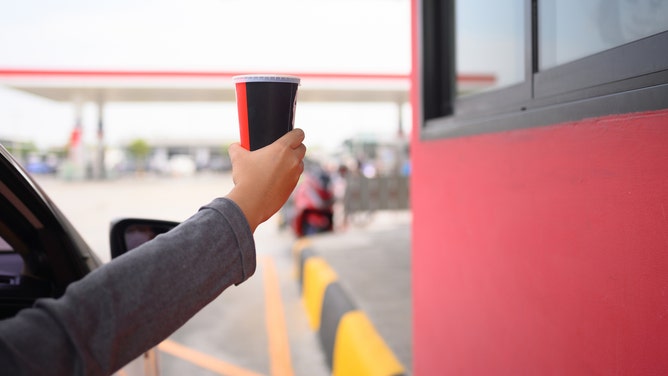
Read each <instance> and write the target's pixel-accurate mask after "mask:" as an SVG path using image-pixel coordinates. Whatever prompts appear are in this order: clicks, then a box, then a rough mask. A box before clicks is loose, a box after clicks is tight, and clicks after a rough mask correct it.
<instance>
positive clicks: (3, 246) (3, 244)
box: [0, 236, 14, 252]
mask: <svg viewBox="0 0 668 376" xmlns="http://www.w3.org/2000/svg"><path fill="white" fill-rule="evenodd" d="M11 251H14V248H12V246H11V245H10V244H9V243H7V241H5V239H3V238H2V236H0V252H11Z"/></svg>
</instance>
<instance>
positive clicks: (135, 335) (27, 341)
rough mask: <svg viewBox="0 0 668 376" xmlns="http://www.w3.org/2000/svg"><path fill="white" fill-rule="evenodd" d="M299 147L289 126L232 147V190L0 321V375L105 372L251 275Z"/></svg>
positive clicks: (300, 136) (298, 164)
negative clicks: (255, 143)
mask: <svg viewBox="0 0 668 376" xmlns="http://www.w3.org/2000/svg"><path fill="white" fill-rule="evenodd" d="M303 140H304V132H303V131H302V130H300V129H295V130H293V131H291V132H289V133H287V134H286V135H285V136H283V137H282V138H280V139H279V140H277V141H276V142H274V143H273V144H271V145H269V146H267V147H265V148H262V149H259V150H256V151H253V152H249V151H247V150H245V149H243V148H242V147H241V146H240V145H239V144H238V143H237V144H233V145H231V146H230V148H229V154H230V158H231V161H232V179H233V182H234V187H233V188H232V190H231V191H230V192H229V193H228V194H227V195H226V196H224V197H220V198H216V199H214V200H213V201H211V202H210V203H209V204H207V205H204V206H203V207H202V208H200V210H199V211H198V212H197V213H195V214H194V215H193V216H192V217H190V218H189V219H187V220H186V221H184V222H182V223H181V224H180V225H179V226H177V227H175V228H174V229H173V230H171V231H169V232H167V233H165V234H162V235H159V236H157V237H155V238H154V239H152V240H150V241H148V242H146V243H144V244H143V245H140V246H139V247H137V248H135V249H134V250H132V251H131V252H128V253H126V254H124V255H122V256H120V257H118V258H116V259H113V260H112V261H111V262H109V263H107V264H105V265H103V266H101V267H100V268H98V269H96V270H94V271H93V272H91V273H90V274H88V275H87V276H86V277H84V278H83V279H81V280H80V281H77V282H75V283H73V284H71V285H70V286H69V287H68V288H67V290H66V291H65V294H64V295H63V296H62V297H60V298H58V299H52V298H48V299H39V300H37V302H36V303H35V304H34V306H33V307H32V308H28V309H24V310H22V311H21V312H19V313H18V314H17V315H16V316H14V317H12V318H8V319H5V320H2V321H0V373H2V374H3V375H110V374H112V373H114V372H116V371H117V370H119V369H120V368H121V367H123V366H124V365H126V364H127V363H129V362H130V361H132V360H133V359H135V358H137V357H138V356H140V355H141V354H143V353H144V352H146V351H148V350H149V349H151V348H153V347H155V346H156V345H158V344H159V343H160V342H161V341H162V340H164V339H165V338H167V337H168V336H169V335H171V334H172V333H173V332H174V331H175V330H176V329H178V328H179V327H181V326H182V325H183V324H184V323H185V322H186V321H187V320H189V319H190V318H191V317H192V316H193V315H194V314H195V313H197V312H198V311H199V310H200V309H201V308H203V307H204V306H205V305H207V304H208V303H210V302H211V301H212V300H214V299H215V298H216V297H217V296H218V295H219V294H221V293H222V292H223V290H225V289H226V288H227V287H229V286H231V285H233V284H234V285H238V284H240V283H242V282H244V281H245V280H246V279H248V278H249V277H250V276H252V275H253V273H254V272H255V267H256V255H255V242H254V239H253V233H254V232H255V229H256V228H257V226H258V225H260V224H261V223H262V222H264V221H266V220H267V219H269V218H270V217H271V216H272V215H273V214H274V213H275V212H276V211H278V209H279V208H280V207H281V206H282V205H283V203H284V202H285V201H286V199H287V198H288V196H289V195H290V193H291V191H292V190H293V189H294V187H295V185H296V184H297V181H298V179H299V176H300V175H301V173H302V172H303V170H304V165H303V159H304V155H305V153H306V147H305V146H304V144H303V143H302V142H303ZM176 275H178V278H174V277H175V276H176ZM175 280H178V283H175Z"/></svg>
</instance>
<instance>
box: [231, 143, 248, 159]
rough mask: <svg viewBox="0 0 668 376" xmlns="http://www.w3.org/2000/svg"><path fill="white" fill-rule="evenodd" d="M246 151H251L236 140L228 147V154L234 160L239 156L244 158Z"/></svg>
mask: <svg viewBox="0 0 668 376" xmlns="http://www.w3.org/2000/svg"><path fill="white" fill-rule="evenodd" d="M245 153H250V152H249V151H248V150H246V149H244V148H243V147H242V146H241V144H240V143H238V142H235V143H233V144H231V145H230V146H229V147H228V148H227V154H228V155H229V156H230V159H231V160H232V161H235V160H237V159H239V158H242V157H243V155H244V154H245Z"/></svg>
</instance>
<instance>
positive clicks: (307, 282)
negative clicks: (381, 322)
mask: <svg viewBox="0 0 668 376" xmlns="http://www.w3.org/2000/svg"><path fill="white" fill-rule="evenodd" d="M292 251H293V256H294V259H295V265H296V272H297V279H298V280H299V284H300V288H301V297H302V302H303V304H304V308H305V310H306V315H307V318H308V321H309V325H310V327H311V329H313V330H314V331H317V333H318V337H319V340H320V345H321V347H322V349H323V351H324V353H325V356H326V358H327V365H328V366H329V368H330V369H331V370H332V375H333V376H349V375H379V376H380V375H387V376H398V375H405V374H406V371H405V369H404V366H403V365H402V364H401V363H400V362H399V361H398V360H397V357H396V356H395V355H394V353H393V352H392V350H390V348H389V347H388V346H387V344H386V343H385V341H384V340H383V338H382V337H381V336H380V335H379V334H378V332H377V331H376V328H375V327H374V326H373V323H372V322H371V321H370V320H369V319H368V318H367V316H366V314H365V313H364V312H362V311H361V310H359V309H358V308H357V307H356V306H355V303H354V302H353V301H352V300H351V299H350V298H349V297H348V294H347V293H346V292H345V291H344V289H343V288H342V287H341V284H339V283H338V276H337V274H336V272H335V271H334V269H332V268H331V267H330V266H329V265H328V264H327V262H326V261H325V259H323V258H322V257H320V256H318V255H317V253H316V252H315V251H314V250H313V248H312V246H311V243H310V241H309V240H308V239H300V240H298V241H297V242H295V244H294V246H293V248H292Z"/></svg>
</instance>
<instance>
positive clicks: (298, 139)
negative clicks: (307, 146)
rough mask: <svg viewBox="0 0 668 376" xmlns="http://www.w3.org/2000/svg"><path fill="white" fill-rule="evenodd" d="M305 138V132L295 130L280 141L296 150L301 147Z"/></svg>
mask: <svg viewBox="0 0 668 376" xmlns="http://www.w3.org/2000/svg"><path fill="white" fill-rule="evenodd" d="M305 137H306V135H305V134H304V131H303V130H301V129H299V128H295V129H293V130H291V131H290V132H288V133H286V134H285V135H283V137H281V138H280V141H281V142H284V143H286V144H287V145H290V148H292V149H295V148H297V147H299V145H301V143H302V142H303V141H304V138H305Z"/></svg>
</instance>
